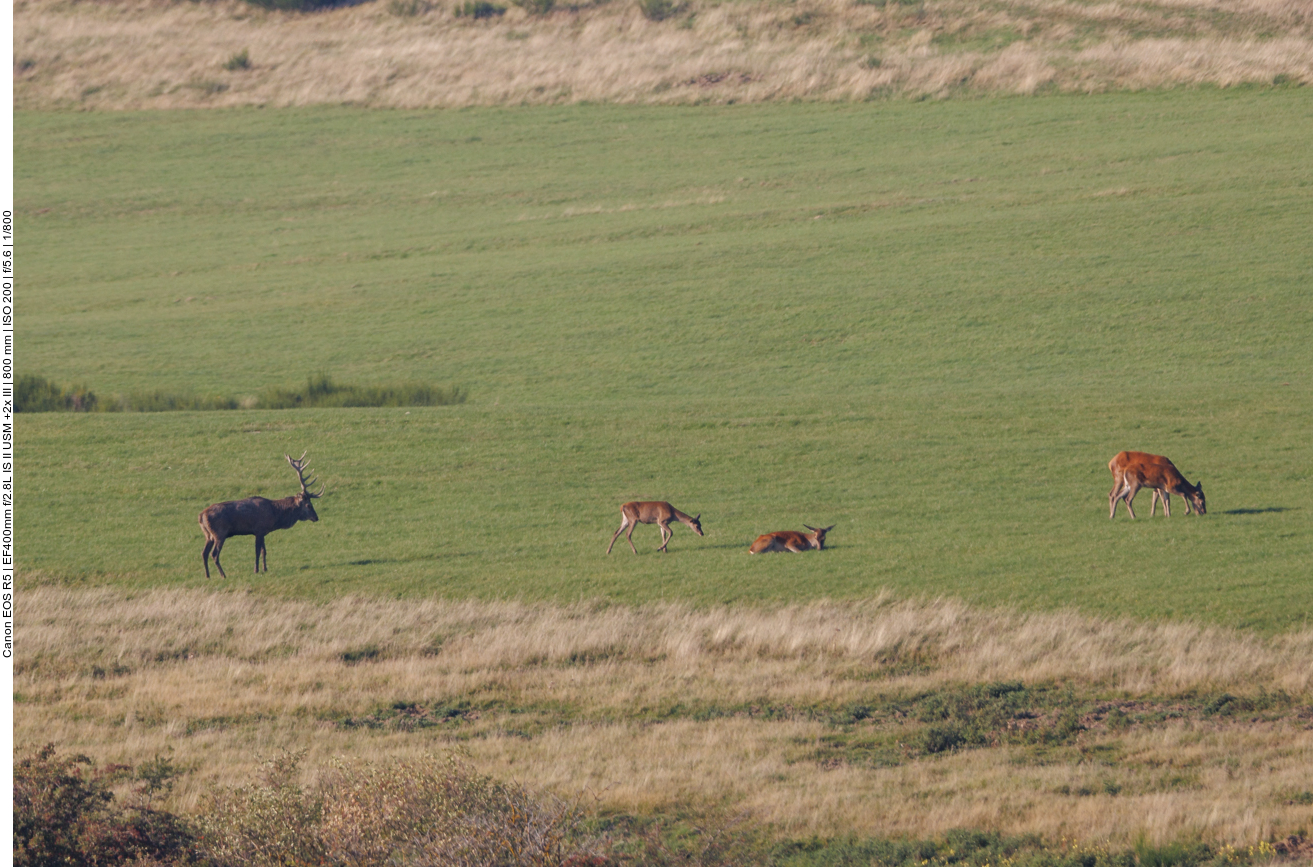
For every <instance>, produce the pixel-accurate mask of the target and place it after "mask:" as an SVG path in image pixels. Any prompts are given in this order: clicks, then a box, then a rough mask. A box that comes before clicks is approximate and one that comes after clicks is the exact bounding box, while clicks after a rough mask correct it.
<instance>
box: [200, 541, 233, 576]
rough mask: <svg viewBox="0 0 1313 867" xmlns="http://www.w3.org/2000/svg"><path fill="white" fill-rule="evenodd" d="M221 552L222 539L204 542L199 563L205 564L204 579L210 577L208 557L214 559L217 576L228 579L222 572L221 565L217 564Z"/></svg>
mask: <svg viewBox="0 0 1313 867" xmlns="http://www.w3.org/2000/svg"><path fill="white" fill-rule="evenodd" d="M221 550H223V540H222V539H219V540H217V541H216V540H214V539H207V540H206V542H205V550H204V551H202V552H201V562H202V563H204V564H205V577H206V578H209V577H210V562H209V559H208V558H209V557H214V566H215V568H217V569H218V570H219V574H220V575H222V576H223V577H224V578H227V577H228V575H227V573H225V572H224V571H223V564H222V563H220V562H219V552H220V551H221Z"/></svg>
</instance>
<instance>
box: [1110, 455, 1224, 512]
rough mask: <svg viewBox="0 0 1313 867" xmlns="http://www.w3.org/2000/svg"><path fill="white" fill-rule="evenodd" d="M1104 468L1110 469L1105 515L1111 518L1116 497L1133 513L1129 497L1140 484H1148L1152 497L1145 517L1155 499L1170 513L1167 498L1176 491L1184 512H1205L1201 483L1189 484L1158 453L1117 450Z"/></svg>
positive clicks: (1115, 508)
mask: <svg viewBox="0 0 1313 867" xmlns="http://www.w3.org/2000/svg"><path fill="white" fill-rule="evenodd" d="M1108 469H1109V470H1111V471H1112V490H1111V491H1109V492H1108V517H1109V518H1113V517H1116V515H1117V501H1118V500H1124V501H1125V502H1126V511H1128V512H1130V513H1131V517H1132V518H1134V517H1135V510H1134V509H1132V508H1131V501H1132V500H1134V499H1135V495H1136V493H1137V492H1138V491H1139V490H1140V488H1152V489H1153V497H1154V498H1153V499H1152V500H1150V502H1149V517H1151V518H1152V517H1153V512H1154V506H1156V505H1157V504H1158V500H1159V499H1161V500H1162V502H1163V511H1164V512H1165V513H1166V514H1167V517H1169V518H1170V517H1171V516H1172V507H1171V504H1170V502H1169V500H1170V498H1171V495H1172V494H1176V495H1177V496H1179V497H1180V498H1181V499H1183V500H1185V513H1186V514H1187V515H1188V514H1190V512H1191V507H1192V506H1193V511H1194V512H1196V513H1197V514H1200V515H1206V514H1208V509H1207V508H1206V506H1205V503H1204V486H1203V483H1202V482H1200V483H1199V484H1196V485H1192V484H1190V483H1189V482H1187V481H1186V480H1185V476H1183V475H1181V472H1180V470H1178V469H1176V466H1175V465H1174V464H1173V463H1172V462H1171V461H1169V460H1168V459H1167V458H1165V457H1163V456H1162V455H1151V454H1148V453H1146V452H1118V453H1117V456H1116V457H1114V458H1113V459H1112V460H1110V461H1108Z"/></svg>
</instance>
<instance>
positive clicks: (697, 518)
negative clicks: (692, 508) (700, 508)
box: [693, 512, 702, 521]
mask: <svg viewBox="0 0 1313 867" xmlns="http://www.w3.org/2000/svg"><path fill="white" fill-rule="evenodd" d="M693 520H694V521H701V520H702V513H701V512H698V513H697V514H696V515H694V516H693Z"/></svg>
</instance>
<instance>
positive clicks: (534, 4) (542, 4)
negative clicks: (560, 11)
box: [511, 0, 556, 15]
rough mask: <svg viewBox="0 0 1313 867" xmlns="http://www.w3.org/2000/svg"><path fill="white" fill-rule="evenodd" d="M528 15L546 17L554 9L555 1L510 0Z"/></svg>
mask: <svg viewBox="0 0 1313 867" xmlns="http://www.w3.org/2000/svg"><path fill="white" fill-rule="evenodd" d="M511 2H512V3H514V4H515V5H516V6H519V7H520V8H521V9H523V10H524V11H525V12H528V13H529V14H530V15H546V14H547V13H548V12H551V11H552V10H553V9H555V8H556V0H511Z"/></svg>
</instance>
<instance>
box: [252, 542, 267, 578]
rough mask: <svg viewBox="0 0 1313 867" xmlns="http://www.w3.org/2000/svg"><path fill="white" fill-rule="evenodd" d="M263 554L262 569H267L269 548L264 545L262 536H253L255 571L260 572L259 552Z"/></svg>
mask: <svg viewBox="0 0 1313 867" xmlns="http://www.w3.org/2000/svg"><path fill="white" fill-rule="evenodd" d="M261 553H263V554H264V571H266V572H268V571H269V549H268V548H266V547H265V546H264V536H256V537H255V571H256V573H257V574H258V573H259V572H260V554H261Z"/></svg>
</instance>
